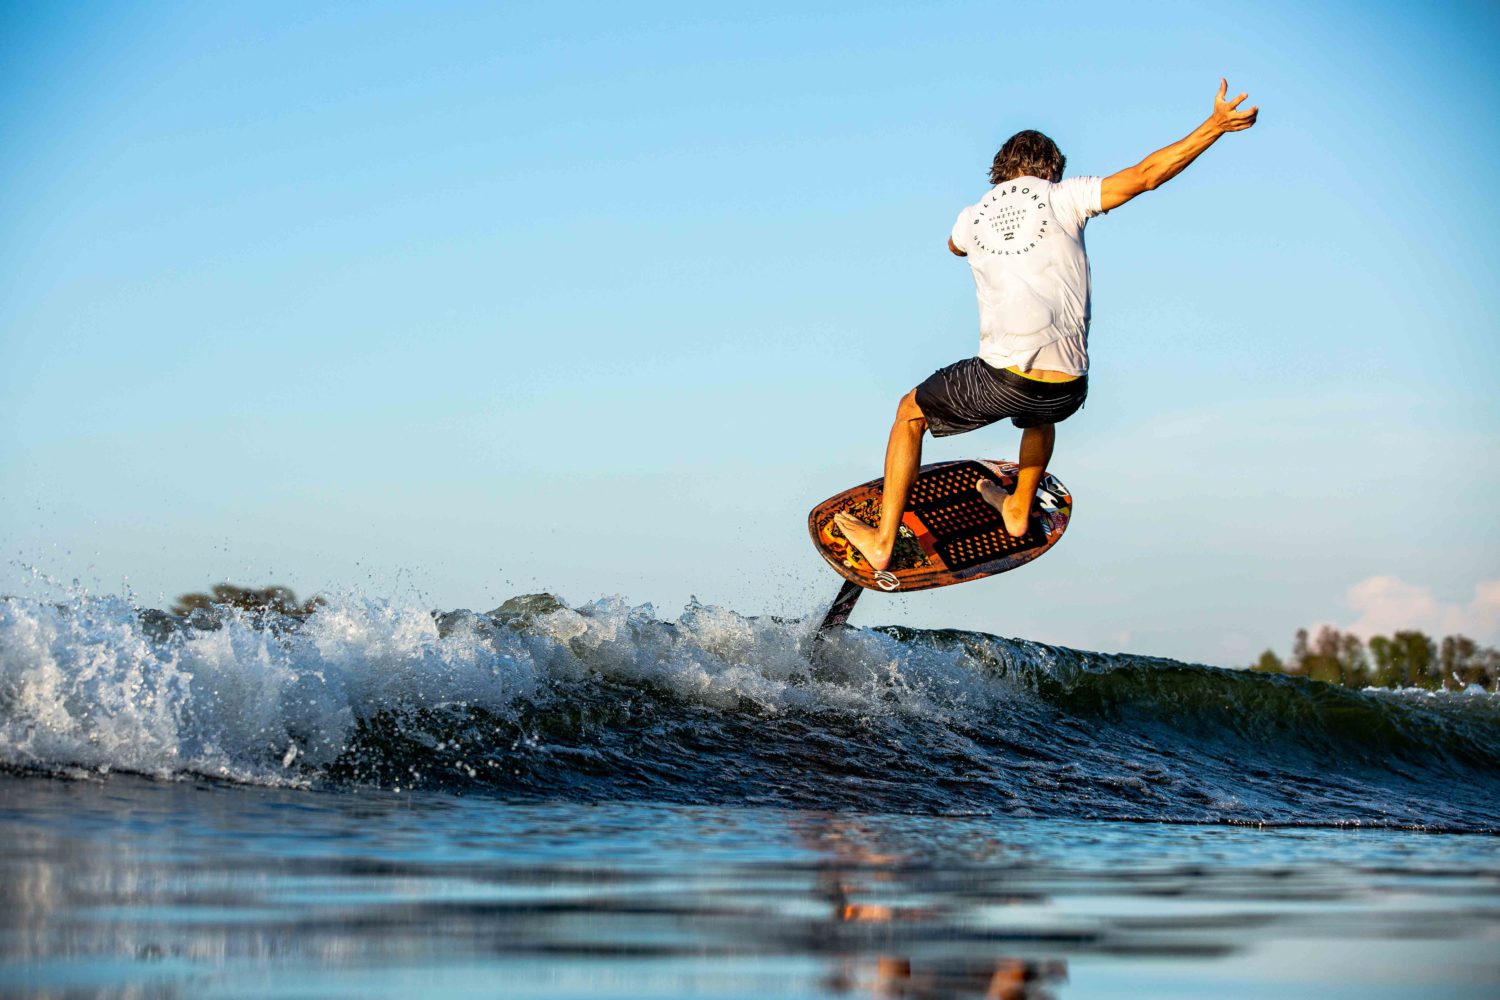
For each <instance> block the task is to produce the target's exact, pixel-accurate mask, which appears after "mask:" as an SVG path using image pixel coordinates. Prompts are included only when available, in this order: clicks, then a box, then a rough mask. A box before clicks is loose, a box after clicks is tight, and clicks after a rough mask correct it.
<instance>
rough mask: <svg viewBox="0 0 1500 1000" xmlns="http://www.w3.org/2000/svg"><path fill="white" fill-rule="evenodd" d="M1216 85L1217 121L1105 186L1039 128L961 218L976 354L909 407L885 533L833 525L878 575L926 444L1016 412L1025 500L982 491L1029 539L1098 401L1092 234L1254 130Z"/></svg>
mask: <svg viewBox="0 0 1500 1000" xmlns="http://www.w3.org/2000/svg"><path fill="white" fill-rule="evenodd" d="M1228 91H1229V84H1228V82H1227V81H1225V80H1220V81H1219V93H1218V94H1217V95H1216V96H1215V97H1214V110H1213V114H1211V115H1209V116H1208V119H1207V120H1206V121H1204V122H1203V124H1202V125H1199V126H1198V127H1197V128H1196V129H1194V130H1193V131H1192V133H1191V134H1189V135H1188V136H1187V137H1186V138H1185V139H1182V140H1180V141H1178V142H1174V143H1172V145H1170V146H1167V147H1165V148H1163V149H1159V150H1157V151H1156V152H1154V153H1152V154H1151V155H1150V156H1148V157H1146V158H1145V159H1144V160H1142V161H1141V162H1140V163H1138V164H1136V165H1135V166H1133V167H1129V168H1127V169H1125V170H1121V171H1120V172H1119V173H1117V174H1113V175H1111V176H1109V177H1105V178H1103V179H1102V180H1101V179H1100V178H1098V177H1074V178H1071V179H1069V180H1066V181H1065V180H1063V179H1062V173H1063V165H1064V163H1065V162H1066V159H1065V158H1064V157H1063V155H1062V153H1061V152H1060V151H1059V150H1058V148H1057V144H1056V143H1054V142H1053V141H1052V140H1051V139H1049V138H1047V137H1046V136H1045V135H1042V134H1041V133H1040V132H1032V131H1026V132H1017V133H1016V134H1015V135H1013V136H1011V137H1010V139H1008V140H1006V143H1005V145H1004V146H1002V147H1000V152H998V153H996V154H995V161H994V164H993V165H992V167H991V169H990V183H991V184H992V185H994V187H992V188H991V189H990V191H989V193H988V194H986V195H985V196H984V197H983V198H982V199H981V200H980V201H979V202H978V203H977V204H974V205H970V206H969V207H968V208H965V209H964V210H963V211H962V212H960V213H959V214H958V221H957V222H955V223H954V225H953V231H952V233H951V234H950V235H949V237H948V249H949V250H951V251H953V252H954V253H955V254H957V255H958V256H960V257H967V258H968V259H969V267H970V269H971V270H972V271H973V274H974V284H975V286H976V288H977V290H978V294H979V356H978V357H975V358H969V359H967V360H965V361H960V362H958V363H957V364H952V365H949V366H948V367H946V368H940V369H938V370H937V371H936V372H934V373H933V374H932V376H931V377H930V378H928V379H927V381H925V382H923V383H922V384H921V385H919V386H917V387H916V388H915V389H913V390H912V391H911V392H908V393H907V394H906V395H905V396H903V397H902V398H901V404H900V406H899V407H897V409H896V423H895V425H894V426H892V427H891V437H890V443H889V444H888V445H887V446H886V453H885V488H884V493H883V495H882V497H881V507H880V524H879V525H878V526H875V527H871V526H870V525H868V524H865V523H864V522H863V521H861V520H859V519H858V518H856V517H854V516H853V515H852V514H848V513H841V514H837V515H835V516H834V520H835V521H836V522H837V524H838V526H839V529H840V530H842V531H843V533H844V535H845V536H846V537H847V538H848V539H849V541H850V542H851V543H852V544H853V545H854V547H855V548H857V549H859V551H860V553H861V554H862V555H863V556H864V557H865V559H866V560H868V561H869V563H870V566H871V567H872V568H873V569H877V570H882V569H885V568H886V567H887V566H889V565H890V561H891V550H892V548H893V547H894V546H895V544H896V530H897V528H899V527H900V525H901V515H902V513H903V512H904V511H905V510H906V501H907V497H908V496H909V494H910V493H911V486H912V482H913V480H915V479H916V475H917V467H918V466H919V465H920V464H921V461H922V435H923V433H924V432H926V431H928V430H931V431H932V433H933V436H934V437H946V436H948V435H950V434H962V433H963V432H965V431H972V430H975V429H976V428H979V427H984V426H986V425H988V424H992V423H994V422H995V421H997V420H1003V419H1005V418H1006V417H1009V418H1010V419H1011V423H1013V424H1015V425H1016V426H1017V427H1020V428H1022V429H1023V430H1022V433H1021V456H1020V461H1019V465H1020V469H1019V471H1018V472H1017V474H1016V484H1015V489H1014V492H1012V493H1006V492H1005V491H1004V490H1003V489H1001V488H1000V487H999V486H998V485H997V484H995V483H994V482H991V481H990V480H988V479H981V480H980V481H979V484H978V485H979V492H980V495H981V496H983V497H984V499H985V500H986V501H988V502H989V503H990V504H992V505H994V506H995V507H996V508H998V509H999V511H1000V516H1001V517H1002V519H1003V520H1004V522H1005V530H1006V531H1007V532H1009V533H1010V534H1012V535H1015V536H1017V537H1020V536H1022V535H1024V534H1026V525H1027V521H1028V520H1029V518H1030V513H1031V504H1032V501H1033V500H1034V499H1035V498H1036V490H1037V486H1038V485H1039V484H1040V483H1041V481H1042V474H1043V473H1044V472H1046V470H1047V463H1048V461H1050V460H1051V458H1052V444H1053V441H1054V439H1055V431H1054V426H1055V425H1056V424H1057V423H1058V422H1059V421H1062V420H1066V419H1067V418H1068V417H1070V416H1072V415H1073V414H1074V413H1075V412H1076V411H1077V410H1078V408H1079V407H1080V406H1082V405H1083V401H1084V399H1085V397H1086V396H1087V395H1088V367H1089V365H1088V332H1089V264H1088V257H1087V255H1086V253H1085V251H1084V246H1083V227H1084V224H1085V223H1086V222H1088V220H1089V219H1091V218H1093V217H1094V216H1095V215H1098V214H1100V213H1101V212H1108V211H1109V210H1110V209H1112V208H1118V207H1119V206H1121V205H1123V204H1125V203H1126V202H1127V201H1129V200H1130V199H1132V198H1134V197H1135V196H1136V195H1138V194H1141V193H1143V192H1146V191H1151V190H1154V189H1155V188H1157V187H1159V186H1161V185H1162V184H1165V183H1166V182H1167V181H1169V180H1171V179H1172V178H1173V177H1176V176H1177V175H1178V174H1179V173H1181V172H1182V170H1183V169H1184V168H1185V167H1186V166H1187V165H1188V164H1189V163H1192V162H1193V161H1194V160H1196V159H1197V158H1198V156H1199V155H1200V154H1202V153H1203V151H1204V150H1206V149H1207V148H1208V147H1209V146H1212V145H1213V144H1214V143H1215V142H1216V141H1217V140H1218V138H1219V137H1220V136H1222V135H1224V134H1225V133H1228V132H1240V131H1243V130H1244V129H1247V128H1249V127H1250V126H1252V125H1254V124H1255V117H1256V114H1257V112H1258V110H1259V109H1258V108H1255V107H1251V108H1249V109H1247V110H1245V111H1240V110H1239V106H1240V104H1241V102H1243V101H1244V100H1245V98H1246V97H1247V96H1248V95H1246V94H1240V95H1239V96H1238V97H1236V98H1235V99H1234V100H1232V101H1229V100H1226V99H1225V95H1226V94H1227V93H1228Z"/></svg>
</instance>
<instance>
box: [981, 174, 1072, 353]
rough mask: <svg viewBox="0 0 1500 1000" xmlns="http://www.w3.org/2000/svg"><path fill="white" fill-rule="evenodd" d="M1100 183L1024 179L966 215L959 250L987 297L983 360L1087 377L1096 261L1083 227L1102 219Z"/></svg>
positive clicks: (990, 196) (993, 191) (995, 192)
mask: <svg viewBox="0 0 1500 1000" xmlns="http://www.w3.org/2000/svg"><path fill="white" fill-rule="evenodd" d="M1099 186H1100V180H1099V178H1098V177H1069V178H1068V179H1067V180H1064V181H1060V182H1058V183H1056V184H1053V183H1052V182H1050V181H1044V180H1042V179H1040V178H1038V177H1017V178H1016V179H1014V180H1009V181H1006V182H1005V183H1004V184H1000V185H997V186H995V187H993V188H991V189H990V191H989V193H988V194H986V195H985V196H984V197H983V198H982V199H980V201H979V203H978V204H975V205H970V206H969V207H968V208H966V209H964V210H963V211H962V212H960V213H958V221H957V222H955V223H954V224H953V245H954V246H956V247H958V248H959V249H960V250H962V251H964V252H965V253H967V254H968V255H969V268H970V270H972V271H973V272H974V285H975V288H976V290H977V292H978V294H979V356H980V357H981V358H983V359H984V360H985V361H987V362H989V363H990V364H992V365H994V366H995V367H997V368H1009V367H1011V366H1012V365H1014V366H1016V367H1018V368H1020V369H1021V370H1022V371H1026V370H1029V369H1032V368H1046V369H1050V370H1052V371H1059V372H1070V373H1072V374H1074V375H1083V374H1086V373H1087V372H1088V370H1089V350H1088V345H1089V259H1088V254H1087V253H1086V252H1085V251H1084V248H1083V226H1084V223H1086V222H1088V220H1089V219H1091V218H1093V217H1094V216H1096V215H1098V214H1099V212H1100V204H1099Z"/></svg>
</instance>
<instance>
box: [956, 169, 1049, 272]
mask: <svg viewBox="0 0 1500 1000" xmlns="http://www.w3.org/2000/svg"><path fill="white" fill-rule="evenodd" d="M1044 192H1045V188H1041V187H1036V188H1033V187H1032V186H1031V185H1030V184H1020V183H1017V184H1010V185H1004V184H1002V185H1001V186H1000V187H997V188H995V190H993V191H991V192H990V193H989V194H987V195H985V197H984V201H981V202H980V203H979V212H978V214H977V215H976V216H975V218H974V245H975V246H976V247H978V248H979V249H981V250H983V251H985V252H986V253H992V254H995V255H996V256H997V257H1009V256H1011V255H1013V254H1023V253H1030V252H1031V251H1032V250H1034V249H1036V245H1037V244H1038V243H1040V242H1042V240H1044V239H1046V238H1047V233H1048V232H1049V229H1048V225H1047V224H1048V222H1049V221H1050V220H1049V213H1047V212H1044V211H1042V210H1043V209H1045V208H1046V207H1047V203H1046V202H1045V201H1042V194H1043V193H1044Z"/></svg>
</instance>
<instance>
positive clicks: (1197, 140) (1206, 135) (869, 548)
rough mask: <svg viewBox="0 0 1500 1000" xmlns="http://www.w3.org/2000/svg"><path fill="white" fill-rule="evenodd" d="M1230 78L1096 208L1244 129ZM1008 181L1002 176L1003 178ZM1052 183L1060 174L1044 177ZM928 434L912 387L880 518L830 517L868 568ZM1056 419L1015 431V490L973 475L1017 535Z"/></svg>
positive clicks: (1048, 377)
mask: <svg viewBox="0 0 1500 1000" xmlns="http://www.w3.org/2000/svg"><path fill="white" fill-rule="evenodd" d="M1228 93H1229V82H1228V81H1227V80H1224V79H1220V80H1219V92H1218V94H1216V95H1215V96H1214V109H1213V113H1212V114H1210V115H1209V116H1208V117H1207V118H1206V119H1204V121H1203V124H1201V125H1199V126H1198V127H1197V128H1195V129H1193V131H1192V132H1190V133H1188V134H1187V135H1186V136H1185V137H1183V138H1182V139H1179V140H1178V141H1176V142H1174V143H1172V144H1171V145H1170V146H1163V147H1162V148H1161V149H1158V150H1157V151H1156V152H1154V153H1152V154H1150V155H1149V156H1147V157H1146V158H1145V159H1144V160H1142V161H1141V162H1139V163H1137V164H1136V165H1135V166H1133V167H1126V168H1125V169H1124V170H1121V171H1119V172H1118V173H1114V174H1111V175H1110V176H1108V177H1106V178H1104V180H1103V181H1102V182H1101V185H1100V192H1099V202H1100V207H1101V208H1102V209H1103V210H1104V211H1106V212H1108V211H1109V210H1110V209H1113V208H1119V207H1120V206H1121V205H1123V204H1125V203H1126V202H1127V201H1130V200H1131V199H1132V198H1134V197H1136V196H1137V195H1140V194H1144V193H1146V192H1147V191H1154V190H1155V189H1157V188H1159V187H1161V186H1162V185H1163V184H1165V183H1166V182H1167V181H1169V180H1171V179H1172V178H1173V177H1176V176H1177V175H1178V174H1180V173H1182V171H1183V170H1184V169H1186V168H1187V165H1188V164H1190V163H1192V162H1193V161H1194V160H1196V159H1197V158H1198V157H1199V156H1200V155H1202V154H1203V151H1204V150H1206V149H1208V147H1209V146H1212V145H1213V144H1214V143H1215V142H1217V141H1218V140H1219V137H1220V136H1223V135H1227V134H1228V133H1230V132H1243V131H1244V130H1245V129H1247V128H1249V127H1250V126H1252V125H1254V124H1255V119H1256V116H1257V115H1258V114H1259V113H1260V108H1259V107H1256V106H1251V107H1249V108H1246V109H1245V110H1243V111H1241V110H1240V105H1241V104H1242V103H1244V101H1245V99H1246V98H1247V97H1248V96H1249V95H1248V94H1244V93H1242V94H1239V95H1237V96H1236V97H1234V98H1233V99H1232V100H1231V99H1229V98H1228V97H1227V96H1226V95H1227V94H1228ZM1007 179H1009V178H1007ZM1048 179H1049V180H1051V181H1053V182H1054V183H1055V182H1057V181H1059V180H1061V179H1062V178H1061V177H1051V178H1048ZM948 249H949V250H950V251H952V252H953V253H955V254H957V255H958V256H960V257H966V256H968V255H967V254H965V253H964V252H963V251H962V250H960V249H959V248H958V247H956V246H954V245H953V241H952V240H951V239H950V240H949V241H948ZM1012 370H1013V371H1018V372H1019V373H1020V374H1022V375H1027V376H1031V377H1034V378H1039V379H1041V380H1043V381H1046V382H1067V381H1071V380H1073V379H1075V378H1078V377H1079V376H1076V375H1073V374H1071V373H1069V372H1058V371H1050V370H1047V369H1042V368H1037V369H1031V370H1029V371H1020V370H1019V369H1012ZM926 432H927V418H926V417H925V416H924V415H923V414H922V408H921V407H920V406H918V405H917V398H916V390H912V391H911V392H908V393H907V394H906V395H905V396H902V397H901V403H900V405H898V406H897V408H896V421H895V423H894V424H892V426H891V435H890V439H889V441H888V442H887V444H886V451H885V485H884V492H883V493H882V495H881V499H880V523H879V525H877V526H874V527H872V526H870V525H868V524H865V523H864V522H863V521H861V520H860V519H859V518H857V517H854V516H853V515H852V514H848V513H839V514H835V515H834V522H835V523H836V524H837V525H838V526H839V530H841V531H842V532H843V533H844V536H845V537H846V538H848V539H849V542H850V544H852V545H853V546H854V547H855V548H856V549H858V550H859V552H860V554H861V555H863V556H864V557H865V560H866V561H867V562H869V564H870V566H871V568H872V569H876V570H882V569H885V568H886V567H888V566H889V565H890V564H891V551H892V549H894V548H895V545H896V532H897V529H898V528H900V526H901V515H902V513H903V512H904V511H905V510H906V501H907V498H908V497H909V496H910V495H911V487H912V483H913V482H914V481H915V480H916V476H917V469H918V467H920V466H921V464H922V435H923V434H925V433H926ZM1056 438H1057V432H1056V425H1054V424H1044V425H1042V426H1040V427H1028V428H1026V429H1025V430H1024V431H1022V433H1021V453H1020V457H1019V459H1018V464H1019V466H1020V468H1019V470H1018V471H1017V473H1016V484H1015V489H1014V490H1013V491H1012V492H1009V493H1007V492H1006V491H1005V490H1004V489H1002V488H1001V487H1000V486H999V485H998V484H997V483H995V482H992V481H991V480H988V479H981V480H979V482H978V484H977V487H978V489H979V495H980V496H982V497H983V498H984V499H985V501H986V502H988V503H989V504H991V505H993V506H994V507H996V508H997V509H999V511H1000V516H1001V518H1002V519H1003V520H1004V522H1005V530H1006V531H1007V532H1009V533H1010V534H1012V535H1015V536H1017V537H1020V536H1021V535H1024V534H1026V525H1027V521H1028V520H1029V517H1030V512H1031V505H1032V503H1033V502H1035V500H1036V491H1037V487H1038V486H1039V485H1040V484H1041V481H1042V476H1043V475H1044V474H1045V473H1046V471H1047V463H1049V462H1050V461H1051V460H1052V446H1053V443H1054V442H1055V441H1056Z"/></svg>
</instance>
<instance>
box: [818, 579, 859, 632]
mask: <svg viewBox="0 0 1500 1000" xmlns="http://www.w3.org/2000/svg"><path fill="white" fill-rule="evenodd" d="M864 592H865V588H863V587H861V586H860V585H859V584H857V583H854V582H852V581H849V580H845V581H844V585H843V586H842V587H840V588H839V595H838V596H837V597H835V598H834V599H833V604H832V605H831V606H830V607H829V608H828V614H826V615H824V616H823V624H821V625H819V626H818V631H817V635H818V637H819V638H822V636H824V635H825V634H827V633H828V632H830V631H832V630H833V629H836V628H838V627H839V626H840V625H842V624H844V622H846V621H848V620H849V613H850V612H851V611H853V610H854V604H855V602H856V601H858V600H859V595H860V594H863V593H864Z"/></svg>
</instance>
